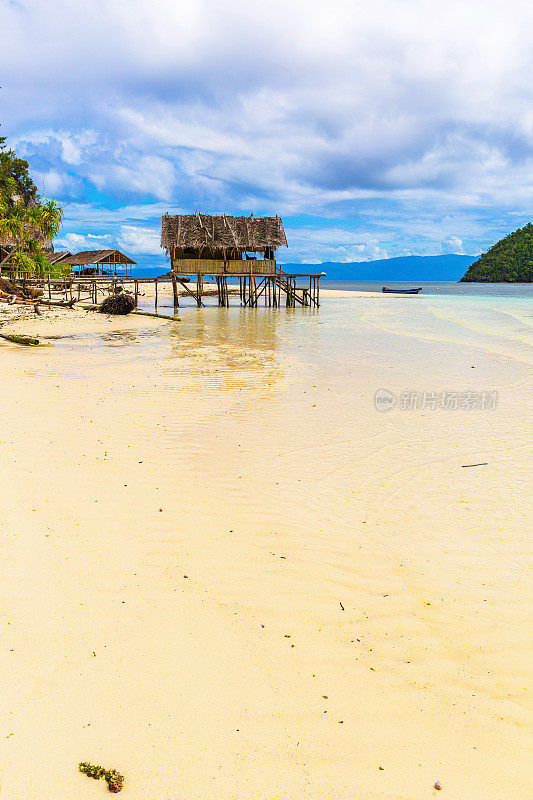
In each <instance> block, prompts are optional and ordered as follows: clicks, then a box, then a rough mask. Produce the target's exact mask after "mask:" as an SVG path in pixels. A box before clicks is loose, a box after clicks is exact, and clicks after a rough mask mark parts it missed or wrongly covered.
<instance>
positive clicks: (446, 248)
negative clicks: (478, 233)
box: [442, 236, 465, 255]
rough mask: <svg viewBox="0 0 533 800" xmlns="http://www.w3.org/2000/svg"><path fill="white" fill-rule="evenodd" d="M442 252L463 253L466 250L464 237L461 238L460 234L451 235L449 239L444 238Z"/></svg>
mask: <svg viewBox="0 0 533 800" xmlns="http://www.w3.org/2000/svg"><path fill="white" fill-rule="evenodd" d="M442 252H443V253H458V254H460V255H463V254H464V252H465V251H464V249H463V242H462V239H459V237H458V236H449V237H448V238H447V239H444V241H443V242H442Z"/></svg>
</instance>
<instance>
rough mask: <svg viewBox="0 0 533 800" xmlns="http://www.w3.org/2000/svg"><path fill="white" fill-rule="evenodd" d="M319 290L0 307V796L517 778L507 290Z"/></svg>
mask: <svg viewBox="0 0 533 800" xmlns="http://www.w3.org/2000/svg"><path fill="white" fill-rule="evenodd" d="M346 295H349V296H346ZM322 301H323V304H322V307H321V308H320V310H319V311H318V312H317V311H311V310H310V309H285V308H282V309H256V310H254V309H241V308H232V309H230V310H229V311H227V310H226V309H219V308H215V307H208V308H206V309H192V308H189V309H184V310H183V314H182V318H181V322H175V323H174V322H166V321H161V320H156V319H149V318H143V317H132V316H130V317H124V318H109V317H106V316H103V315H98V314H92V313H87V312H84V311H62V310H55V309H54V310H52V311H47V312H43V315H42V316H41V317H35V316H34V315H30V314H29V313H27V314H26V315H25V318H24V319H22V320H19V321H16V322H12V323H10V324H5V325H3V327H2V332H19V333H22V332H24V333H27V334H31V335H37V336H38V337H39V338H41V341H42V345H43V346H40V347H35V348H23V347H19V346H17V345H15V344H11V343H8V342H0V353H1V358H2V382H1V389H0V413H1V418H2V420H3V424H2V430H1V433H0V443H1V446H0V470H1V475H2V514H1V520H0V543H1V552H2V557H1V562H0V563H1V580H2V587H3V588H2V609H1V614H0V648H1V652H2V659H1V663H2V687H3V691H2V700H1V704H0V713H1V720H2V725H1V732H2V733H1V736H0V797H1V798H2V800H22V799H24V800H26V799H28V800H29V799H30V798H35V799H36V800H37V798H38V800H58V798H61V797H68V798H77V799H79V800H89V799H90V798H95V797H99V796H102V795H106V794H107V788H106V785H105V783H104V782H100V783H96V782H94V781H91V780H89V779H88V778H86V777H85V776H84V775H81V774H80V773H79V772H78V767H77V765H78V762H80V761H91V762H92V763H100V764H102V765H104V766H105V767H107V768H116V769H118V770H119V771H120V772H122V773H123V774H124V775H125V784H124V792H123V795H122V796H123V797H124V798H132V800H181V799H183V800H185V799H186V800H190V799H191V798H195V800H281V799H282V798H283V799H287V800H288V799H289V798H290V799H291V800H295V799H296V798H302V799H303V798H312V799H313V800H318V799H319V798H324V800H326V798H327V800H426V798H433V797H437V796H438V797H443V798H447V800H526V798H529V797H531V794H532V791H533V786H532V782H531V775H530V770H528V761H527V759H528V751H529V747H530V745H531V739H530V738H529V736H528V731H529V732H530V730H531V722H532V705H531V699H530V694H531V687H530V685H529V683H528V681H529V678H530V675H531V663H532V648H531V638H530V632H531V588H532V586H531V569H530V568H531V545H530V526H531V516H530V512H531V491H530V474H531V472H530V470H531V447H530V444H531V440H530V438H529V437H528V427H527V426H528V420H529V419H530V418H531V416H530V415H531V407H530V406H528V403H530V381H531V312H530V309H529V311H528V310H527V308H525V307H524V304H523V303H518V302H515V303H514V304H513V302H512V301H509V302H504V301H490V300H486V299H484V298H483V299H480V300H477V299H475V298H467V299H466V300H465V299H464V298H449V297H447V298H435V297H424V296H417V297H414V298H413V297H405V298H398V297H380V296H373V295H371V294H369V295H364V294H361V295H355V294H354V293H331V294H330V293H328V292H324V293H323V294H322ZM161 310H162V311H163V312H164V313H168V312H165V309H161ZM1 321H2V318H1V317H0V322H1ZM55 337H57V338H55ZM378 389H384V390H387V391H389V392H390V393H392V394H393V395H394V397H395V400H396V403H395V406H394V408H392V410H390V411H388V412H385V413H380V412H379V411H377V410H376V408H375V404H374V395H375V392H376V391H377V390H378ZM443 392H446V393H447V397H449V395H451V394H453V393H457V394H458V396H460V399H459V401H458V407H457V408H454V407H453V402H452V403H449V407H448V408H440V407H439V404H440V396H441V394H442V393H443ZM424 393H426V394H425V399H424V400H423V399H422V398H423V395H424ZM468 393H470V395H473V396H474V400H475V403H474V407H472V402H470V405H468V403H467V402H466V398H467V394H468ZM484 393H485V394H486V396H487V397H488V396H489V395H490V396H493V395H494V393H497V400H496V401H495V402H494V404H493V405H494V407H486V408H482V407H481V405H482V400H481V398H482V397H483V394H484ZM413 394H414V395H416V396H417V397H416V399H417V400H418V407H417V408H410V409H408V408H405V409H404V408H402V405H409V402H411V403H412V400H411V401H409V396H411V397H412V395H413ZM432 394H435V396H436V399H435V403H436V405H435V407H434V408H433V407H432ZM470 400H472V398H471V397H470ZM489 406H490V403H489ZM478 464H479V466H470V465H478ZM436 781H438V782H440V784H441V785H442V790H441V791H438V790H436V789H435V788H434V784H435V782H436Z"/></svg>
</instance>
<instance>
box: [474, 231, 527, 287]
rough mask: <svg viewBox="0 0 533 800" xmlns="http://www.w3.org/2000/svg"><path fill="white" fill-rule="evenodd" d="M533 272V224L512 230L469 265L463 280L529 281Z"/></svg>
mask: <svg viewBox="0 0 533 800" xmlns="http://www.w3.org/2000/svg"><path fill="white" fill-rule="evenodd" d="M532 275H533V224H531V222H529V223H528V224H527V225H526V226H525V227H524V228H519V229H518V230H517V231H514V232H513V233H510V234H509V235H508V236H506V237H505V238H503V239H500V241H499V242H497V243H496V244H495V245H494V246H493V247H491V248H490V250H488V251H487V252H486V253H483V255H482V256H481V257H480V258H478V260H477V261H475V262H474V263H473V264H472V266H471V267H469V268H468V270H467V272H466V273H465V275H464V276H463V277H462V278H461V280H462V281H479V282H482V281H483V282H491V283H530V282H531V277H532Z"/></svg>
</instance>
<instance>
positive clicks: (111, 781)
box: [78, 761, 124, 794]
mask: <svg viewBox="0 0 533 800" xmlns="http://www.w3.org/2000/svg"><path fill="white" fill-rule="evenodd" d="M78 766H79V770H80V772H83V773H84V774H85V775H88V776H89V778H94V779H95V780H100V779H102V778H104V779H105V780H106V781H107V785H108V789H109V791H110V792H114V793H115V794H116V793H117V792H120V791H122V786H123V783H124V776H123V775H121V774H120V772H117V771H116V769H104V767H101V766H99V765H97V766H95V765H93V764H89V762H88V761H82V762H80V764H79V765H78Z"/></svg>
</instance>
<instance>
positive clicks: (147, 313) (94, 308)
mask: <svg viewBox="0 0 533 800" xmlns="http://www.w3.org/2000/svg"><path fill="white" fill-rule="evenodd" d="M78 307H79V308H83V310H84V311H98V309H99V308H100V306H95V305H94V303H92V304H91V305H83V306H78ZM130 313H131V314H136V315H137V316H138V317H155V318H156V319H168V320H171V321H172V322H181V318H180V317H170V316H169V315H168V314H154V312H153V311H131V312H130Z"/></svg>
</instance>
